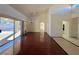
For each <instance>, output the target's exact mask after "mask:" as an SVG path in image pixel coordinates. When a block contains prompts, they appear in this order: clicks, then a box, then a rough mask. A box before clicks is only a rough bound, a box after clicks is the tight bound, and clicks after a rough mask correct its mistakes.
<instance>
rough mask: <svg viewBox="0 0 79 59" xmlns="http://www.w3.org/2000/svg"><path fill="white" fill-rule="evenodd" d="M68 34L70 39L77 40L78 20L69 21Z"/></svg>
mask: <svg viewBox="0 0 79 59" xmlns="http://www.w3.org/2000/svg"><path fill="white" fill-rule="evenodd" d="M69 27H70V28H69V32H70V37H76V38H77V36H78V35H77V33H78V20H77V18H73V19H72V20H71V21H70V25H69Z"/></svg>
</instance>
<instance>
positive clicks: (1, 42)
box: [0, 17, 14, 54]
mask: <svg viewBox="0 0 79 59" xmlns="http://www.w3.org/2000/svg"><path fill="white" fill-rule="evenodd" d="M13 39H14V20H12V19H10V18H5V17H0V54H13V41H12V40H13ZM9 48H10V49H9ZM6 49H9V52H8V51H6Z"/></svg>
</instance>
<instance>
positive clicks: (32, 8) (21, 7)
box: [10, 4, 53, 17]
mask: <svg viewBox="0 0 79 59" xmlns="http://www.w3.org/2000/svg"><path fill="white" fill-rule="evenodd" d="M10 6H11V7H13V8H15V9H16V10H18V11H19V12H21V13H23V14H24V15H26V16H28V17H33V16H35V15H37V14H38V13H40V12H43V11H45V10H47V9H49V8H50V7H51V6H53V5H51V4H13V5H10Z"/></svg>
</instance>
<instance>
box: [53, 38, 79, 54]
mask: <svg viewBox="0 0 79 59" xmlns="http://www.w3.org/2000/svg"><path fill="white" fill-rule="evenodd" d="M53 39H54V40H55V41H56V42H57V43H58V44H59V45H60V46H61V47H62V48H63V49H64V50H65V51H66V52H67V53H68V54H69V55H77V54H78V55H79V47H78V46H76V45H74V44H72V43H70V42H69V41H67V40H65V39H63V38H53Z"/></svg>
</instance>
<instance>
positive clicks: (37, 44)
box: [18, 32, 67, 55]
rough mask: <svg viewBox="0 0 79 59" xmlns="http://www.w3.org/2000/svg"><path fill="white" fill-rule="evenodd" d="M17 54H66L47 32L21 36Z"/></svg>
mask: <svg viewBox="0 0 79 59" xmlns="http://www.w3.org/2000/svg"><path fill="white" fill-rule="evenodd" d="M18 55H67V53H66V52H65V51H64V50H63V49H62V48H61V47H60V46H59V45H58V44H57V43H56V42H55V41H54V40H53V39H52V38H50V37H49V35H48V34H47V33H38V32H36V33H34V32H31V33H28V34H27V35H25V36H23V38H22V44H21V50H20V52H19V53H18Z"/></svg>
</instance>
